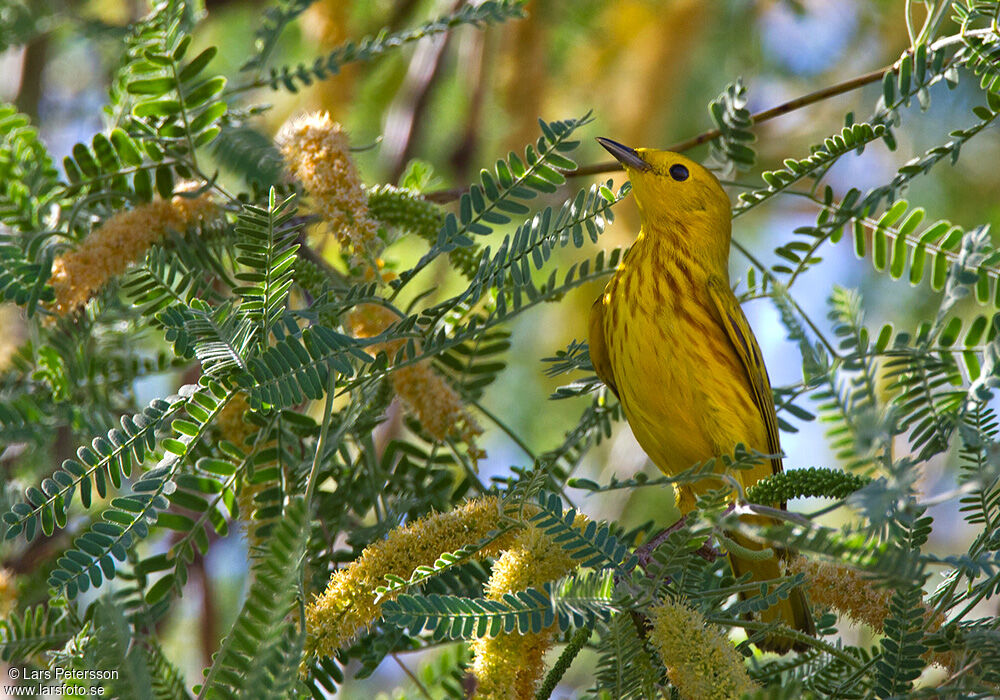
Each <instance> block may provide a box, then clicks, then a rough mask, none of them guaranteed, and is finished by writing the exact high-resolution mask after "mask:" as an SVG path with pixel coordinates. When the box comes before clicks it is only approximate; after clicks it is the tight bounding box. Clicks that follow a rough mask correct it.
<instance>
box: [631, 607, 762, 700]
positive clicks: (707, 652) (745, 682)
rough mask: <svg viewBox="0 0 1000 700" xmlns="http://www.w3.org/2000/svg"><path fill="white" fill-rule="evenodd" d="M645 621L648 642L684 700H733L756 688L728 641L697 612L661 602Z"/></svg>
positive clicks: (721, 632)
mask: <svg viewBox="0 0 1000 700" xmlns="http://www.w3.org/2000/svg"><path fill="white" fill-rule="evenodd" d="M649 618H650V623H651V624H652V630H651V631H650V633H649V641H650V642H651V643H652V644H653V647H654V648H655V649H656V651H657V652H658V653H659V655H660V658H661V659H662V660H663V665H664V666H665V667H666V669H667V677H668V678H669V679H670V682H671V683H673V685H674V686H675V687H676V688H677V690H678V692H679V693H680V695H681V697H682V698H684V700H736V699H737V698H739V697H741V696H742V695H743V694H744V693H749V692H753V691H754V690H755V689H756V688H757V686H756V685H755V684H754V682H753V681H752V680H750V676H749V675H747V671H746V666H745V665H744V664H743V659H742V657H740V655H739V654H738V653H736V649H735V648H734V647H733V644H732V642H730V641H729V638H728V637H727V636H726V635H725V634H724V633H723V631H722V630H721V629H720V628H718V627H716V626H715V625H710V624H708V623H707V622H706V620H705V618H704V617H702V615H701V613H699V612H697V611H696V610H692V609H691V608H689V607H687V606H686V605H683V604H682V603H676V602H673V601H670V600H664V601H662V602H661V603H660V604H659V605H657V606H656V607H654V608H653V609H652V610H650V611H649Z"/></svg>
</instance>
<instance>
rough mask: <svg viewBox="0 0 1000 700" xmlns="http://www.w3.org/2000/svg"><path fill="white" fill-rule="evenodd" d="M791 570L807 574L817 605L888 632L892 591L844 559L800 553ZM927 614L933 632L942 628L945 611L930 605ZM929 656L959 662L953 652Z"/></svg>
mask: <svg viewBox="0 0 1000 700" xmlns="http://www.w3.org/2000/svg"><path fill="white" fill-rule="evenodd" d="M788 573H789V574H799V573H801V574H805V576H806V591H807V593H808V594H809V600H810V601H811V602H812V604H813V605H815V606H816V607H819V608H830V609H832V610H836V611H837V612H838V613H840V614H842V615H844V616H845V617H847V618H848V619H849V620H851V621H853V622H860V623H864V624H865V625H868V626H869V627H871V629H872V631H873V632H875V633H876V634H882V633H883V632H884V631H885V618H886V616H887V615H888V614H889V603H890V601H891V600H892V590H890V589H888V588H885V587H879V586H875V585H874V584H873V582H872V580H871V579H869V578H866V577H865V576H864V574H863V573H862V572H860V571H858V570H856V569H852V568H851V567H849V566H847V565H845V564H842V563H840V562H825V561H811V560H809V559H806V558H805V557H801V556H799V557H795V558H794V559H792V560H791V561H790V562H789V563H788ZM932 615H933V616H932ZM931 616H932V617H931ZM924 617H925V618H928V617H931V619H930V620H929V621H928V623H927V628H928V630H929V631H931V632H936V631H937V630H939V629H940V628H941V625H942V624H944V620H945V616H944V615H943V614H942V613H940V612H938V613H933V611H932V610H931V609H930V608H928V607H927V606H926V605H925V606H924ZM925 658H927V659H928V661H931V662H932V663H936V664H938V665H940V666H944V667H946V668H950V667H952V666H953V665H954V661H955V659H954V654H952V653H950V652H945V653H931V652H928V654H926V655H925Z"/></svg>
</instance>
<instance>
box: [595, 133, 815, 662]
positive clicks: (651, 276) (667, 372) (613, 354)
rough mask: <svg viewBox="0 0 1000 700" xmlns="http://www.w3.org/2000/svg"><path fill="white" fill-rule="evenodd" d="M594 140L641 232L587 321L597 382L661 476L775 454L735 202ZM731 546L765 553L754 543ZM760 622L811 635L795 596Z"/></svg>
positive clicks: (684, 497)
mask: <svg viewBox="0 0 1000 700" xmlns="http://www.w3.org/2000/svg"><path fill="white" fill-rule="evenodd" d="M598 140H599V141H600V142H601V145H603V146H604V147H605V148H606V149H608V150H609V151H610V152H611V153H612V155H614V156H615V157H616V158H617V159H618V160H619V161H621V162H622V164H623V165H624V166H625V171H626V173H627V175H628V176H629V179H630V180H631V182H632V188H633V189H632V191H633V194H634V197H635V201H636V204H637V205H638V207H639V214H640V218H641V220H642V227H641V229H640V231H639V236H638V237H637V238H636V241H635V243H634V244H633V245H632V247H631V249H630V250H629V253H628V255H627V256H626V258H625V260H624V261H623V262H622V264H621V265H620V266H619V268H618V270H617V272H616V274H615V276H614V277H613V278H612V279H611V281H610V282H609V283H608V285H607V287H606V288H605V290H604V293H603V294H602V295H601V296H600V297H598V299H597V301H596V302H595V303H594V306H593V309H592V311H591V316H590V333H589V336H590V356H591V360H592V362H593V365H594V369H595V370H596V371H597V374H598V376H600V378H601V379H602V380H603V381H604V382H605V384H607V385H608V386H609V387H610V388H611V389H612V391H614V392H615V394H616V395H617V396H618V398H619V400H620V401H621V404H622V408H623V409H624V411H625V417H626V418H627V419H628V422H629V425H630V426H631V427H632V432H633V433H634V434H635V437H636V440H638V442H639V444H640V445H641V446H642V448H643V450H645V451H646V454H647V455H649V458H650V459H651V460H652V461H653V463H654V464H656V466H657V467H659V468H660V470H661V471H663V472H664V473H665V474H668V475H672V474H676V473H678V472H681V471H683V470H685V469H687V468H688V467H691V466H692V465H694V464H695V463H697V462H704V461H705V460H707V459H711V458H712V457H719V456H722V455H728V454H732V452H733V448H734V447H735V446H736V445H737V443H743V444H744V445H746V446H748V447H751V448H753V449H756V450H759V451H760V452H764V453H767V454H774V455H777V454H779V453H780V451H781V448H780V445H779V442H778V426H777V418H776V416H775V411H774V403H773V400H772V397H771V385H770V382H769V380H768V377H767V369H766V368H765V367H764V361H763V358H762V357H761V353H760V348H759V347H758V345H757V341H756V339H755V338H754V335H753V331H752V330H751V329H750V324H749V323H747V320H746V317H745V316H744V315H743V311H742V309H741V308H740V305H739V303H738V301H737V299H736V297H735V296H734V295H733V292H732V289H731V287H730V284H729V271H728V270H729V244H730V231H731V218H730V210H729V198H728V197H727V196H726V193H725V192H724V191H723V189H722V187H721V185H719V182H718V180H716V178H715V176H713V175H712V174H711V173H710V172H708V171H707V170H706V169H705V168H703V167H702V166H700V165H699V164H697V163H695V162H694V161H691V160H689V159H688V158H685V157H684V156H681V155H678V154H676V153H670V152H668V151H657V150H653V149H638V150H635V149H631V148H628V147H627V146H623V145H621V144H619V143H616V142H614V141H611V140H610V139H598ZM781 468H782V467H781V458H780V457H775V458H774V459H772V460H770V462H768V463H763V464H759V465H757V466H756V467H754V468H753V469H750V470H744V471H739V472H735V473H734V474H733V476H734V477H736V478H738V479H740V480H741V481H742V483H743V486H744V487H747V486H750V485H752V484H754V483H756V482H757V481H759V480H760V479H762V478H764V477H766V476H770V475H771V474H773V473H777V472H779V471H781ZM712 488H719V483H718V482H715V481H712V480H702V481H700V482H696V483H694V484H691V485H687V486H680V487H679V488H678V504H677V505H678V507H679V508H680V510H681V512H682V513H686V512H688V511H690V510H691V509H692V508H693V507H694V502H695V496H696V494H697V493H698V492H701V491H704V490H708V489H712ZM757 520H758V523H762V522H766V519H765V518H758V519H757ZM735 539H736V541H737V542H738V543H739V544H740V545H742V546H744V547H749V548H751V549H761V545H759V544H757V543H755V542H753V541H751V540H749V539H748V538H745V537H742V536H738V535H736V536H735ZM730 561H731V563H732V566H733V570H734V573H735V574H736V576H740V575H742V574H744V573H746V572H751V573H752V577H753V579H754V580H766V579H773V578H777V577H779V576H781V575H782V572H781V566H780V564H779V562H778V561H777V560H776V559H774V558H771V559H766V560H763V561H757V560H747V559H741V558H738V557H735V556H732V557H730ZM761 617H762V619H763V620H764V621H768V622H769V621H773V620H780V621H781V622H782V623H783V624H785V625H788V626H789V627H792V628H795V629H799V630H801V631H803V632H806V633H808V634H814V633H815V628H814V625H813V621H812V618H811V617H810V615H809V610H808V607H807V606H806V602H805V598H804V596H803V594H802V592H801V591H800V590H796V591H793V593H792V595H791V596H790V597H789V598H788V599H787V600H784V601H780V602H779V603H778V604H777V605H775V606H773V607H771V608H769V609H768V610H765V611H764V612H763V613H762V615H761ZM763 646H764V647H765V648H767V649H772V650H775V651H787V650H788V649H789V648H790V647H792V646H793V644H792V643H791V640H788V639H786V638H782V637H772V638H770V639H768V640H766V641H765V642H764V644H763Z"/></svg>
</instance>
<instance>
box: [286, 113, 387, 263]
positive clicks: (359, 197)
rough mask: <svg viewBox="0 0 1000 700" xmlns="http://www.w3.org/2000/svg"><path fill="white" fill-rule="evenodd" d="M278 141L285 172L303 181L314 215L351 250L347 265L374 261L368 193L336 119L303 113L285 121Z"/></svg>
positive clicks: (374, 229) (375, 232) (374, 239)
mask: <svg viewBox="0 0 1000 700" xmlns="http://www.w3.org/2000/svg"><path fill="white" fill-rule="evenodd" d="M277 141H278V146H279V148H280V149H281V155H282V156H283V157H284V160H285V167H286V168H287V169H288V172H289V173H290V174H291V175H292V177H294V178H295V179H297V180H299V181H300V182H302V184H303V185H305V188H306V189H307V190H308V191H309V194H310V195H311V196H312V200H313V204H314V206H315V208H316V210H317V212H318V213H319V215H320V216H321V217H323V219H324V221H326V222H327V224H328V225H329V226H330V230H331V231H332V232H333V234H334V235H335V236H336V237H337V240H338V241H339V242H340V244H341V245H342V246H343V247H344V248H345V249H347V250H348V251H350V253H351V264H352V265H359V264H361V263H362V262H364V261H365V260H374V259H375V258H376V257H377V256H378V253H379V251H380V250H381V247H382V245H381V242H380V241H379V237H378V226H377V225H376V224H375V221H374V220H373V219H372V218H371V217H369V216H368V198H367V197H366V196H365V191H364V188H362V186H361V178H360V177H358V170H357V168H356V167H355V166H354V160H353V159H352V158H351V152H350V143H349V142H348V140H347V134H345V133H344V131H343V130H342V129H341V127H340V124H337V123H336V122H333V121H331V120H330V115H329V114H327V113H326V112H314V113H312V114H306V115H304V116H300V117H296V118H294V119H291V120H289V121H288V122H286V123H285V125H284V126H282V127H281V129H280V130H279V132H278V137H277Z"/></svg>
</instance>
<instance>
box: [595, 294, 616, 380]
mask: <svg viewBox="0 0 1000 700" xmlns="http://www.w3.org/2000/svg"><path fill="white" fill-rule="evenodd" d="M602 301H603V300H602V298H601V297H597V301H595V302H594V305H593V306H592V307H591V308H590V332H589V336H590V337H589V338H588V340H587V344H588V345H589V346H590V364H592V365H593V366H594V371H595V372H597V376H598V377H600V378H601V381H602V382H604V383H605V384H607V385H608V388H609V389H611V391H613V392H615V396H618V386H617V384H616V383H615V373H614V370H613V369H612V368H611V357H610V356H609V355H608V344H607V339H606V337H605V335H604V304H603V303H602Z"/></svg>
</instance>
